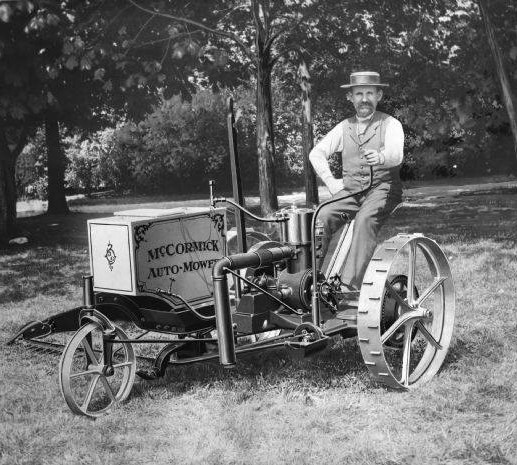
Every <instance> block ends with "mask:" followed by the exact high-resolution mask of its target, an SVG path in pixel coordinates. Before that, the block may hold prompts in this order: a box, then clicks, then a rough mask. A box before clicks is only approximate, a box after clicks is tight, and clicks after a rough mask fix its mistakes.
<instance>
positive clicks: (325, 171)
mask: <svg viewBox="0 0 517 465" xmlns="http://www.w3.org/2000/svg"><path fill="white" fill-rule="evenodd" d="M342 150H343V125H342V123H340V124H338V125H337V126H335V127H334V128H333V129H332V130H331V131H330V132H329V133H328V134H327V135H326V136H325V137H324V138H323V139H321V140H320V141H319V142H318V143H317V144H316V146H315V147H314V148H313V149H312V150H311V153H310V154H309V160H310V162H311V164H312V167H313V168H314V171H316V174H317V175H318V176H319V177H320V178H321V180H322V181H323V182H324V183H325V185H326V186H327V189H328V190H329V191H330V193H331V194H332V195H334V194H336V193H337V192H339V191H340V190H342V189H343V187H344V186H343V179H336V178H335V177H334V176H333V175H332V173H331V171H330V166H329V162H328V158H329V157H330V156H331V155H332V154H333V153H335V152H340V151H342Z"/></svg>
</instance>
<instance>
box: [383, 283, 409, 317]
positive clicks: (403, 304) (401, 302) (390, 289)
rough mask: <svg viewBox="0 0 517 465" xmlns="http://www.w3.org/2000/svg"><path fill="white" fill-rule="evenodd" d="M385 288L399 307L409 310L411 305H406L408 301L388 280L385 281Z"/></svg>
mask: <svg viewBox="0 0 517 465" xmlns="http://www.w3.org/2000/svg"><path fill="white" fill-rule="evenodd" d="M386 288H387V289H388V292H389V293H390V294H391V296H392V297H393V298H394V299H395V300H396V301H397V303H398V304H399V305H400V306H401V307H403V308H405V309H406V310H411V307H410V306H409V305H408V303H407V302H406V301H405V300H404V299H403V298H402V297H401V296H400V294H399V293H398V292H397V290H396V289H395V288H394V287H393V286H392V285H391V284H390V283H389V282H388V281H386Z"/></svg>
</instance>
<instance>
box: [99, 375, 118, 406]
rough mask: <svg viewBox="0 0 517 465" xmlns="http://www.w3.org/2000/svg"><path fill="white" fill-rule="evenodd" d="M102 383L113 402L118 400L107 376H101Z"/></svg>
mask: <svg viewBox="0 0 517 465" xmlns="http://www.w3.org/2000/svg"><path fill="white" fill-rule="evenodd" d="M101 381H102V384H103V385H104V389H105V390H106V393H107V394H108V396H109V398H110V399H111V401H112V402H116V401H117V399H116V398H115V393H114V392H113V389H111V386H110V383H108V380H107V379H106V377H105V376H101Z"/></svg>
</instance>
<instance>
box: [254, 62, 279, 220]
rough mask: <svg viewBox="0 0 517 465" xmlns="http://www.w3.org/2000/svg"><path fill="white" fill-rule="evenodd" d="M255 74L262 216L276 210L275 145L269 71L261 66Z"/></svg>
mask: <svg viewBox="0 0 517 465" xmlns="http://www.w3.org/2000/svg"><path fill="white" fill-rule="evenodd" d="M260 68H261V69H259V71H258V73H257V77H258V79H257V152H258V165H259V169H258V175H259V193H260V206H261V209H262V214H263V215H270V214H271V213H273V212H274V211H275V210H278V199H277V195H276V180H275V143H274V136H273V111H272V108H271V69H270V68H268V67H266V66H261V67H260Z"/></svg>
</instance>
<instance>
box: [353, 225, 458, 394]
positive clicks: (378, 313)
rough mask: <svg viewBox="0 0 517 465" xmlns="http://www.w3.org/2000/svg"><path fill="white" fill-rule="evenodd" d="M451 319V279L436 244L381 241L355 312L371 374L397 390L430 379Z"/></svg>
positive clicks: (406, 238)
mask: <svg viewBox="0 0 517 465" xmlns="http://www.w3.org/2000/svg"><path fill="white" fill-rule="evenodd" d="M454 314H455V293H454V283H453V279H452V274H451V270H450V266H449V263H448V261H447V258H446V257H445V255H444V253H443V251H442V250H441V249H440V247H439V246H438V244H436V242H434V241H432V240H431V239H429V238H426V237H424V236H422V235H420V234H411V235H409V234H399V235H398V236H395V237H393V238H391V239H389V240H387V241H385V242H384V243H383V244H381V245H380V246H379V247H378V248H377V250H376V252H375V254H374V256H373V258H372V260H371V261H370V263H369V265H368V268H367V270H366V274H365V276H364V280H363V284H362V287H361V294H360V297H359V307H358V313H357V335H358V340H359V347H360V348H361V353H362V356H363V359H364V362H365V364H366V365H367V367H368V369H369V371H370V374H371V375H372V376H373V377H374V378H375V379H376V380H377V381H380V382H382V383H384V384H387V385H388V386H391V387H394V388H399V389H411V388H415V387H417V386H418V385H420V384H423V383H425V382H426V381H428V380H430V379H431V378H432V377H433V376H434V375H435V374H436V373H437V372H438V370H439V368H440V366H441V365H442V363H443V361H444V359H445V356H446V354H447V350H448V348H449V344H450V341H451V337H452V331H453V326H454Z"/></svg>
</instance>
